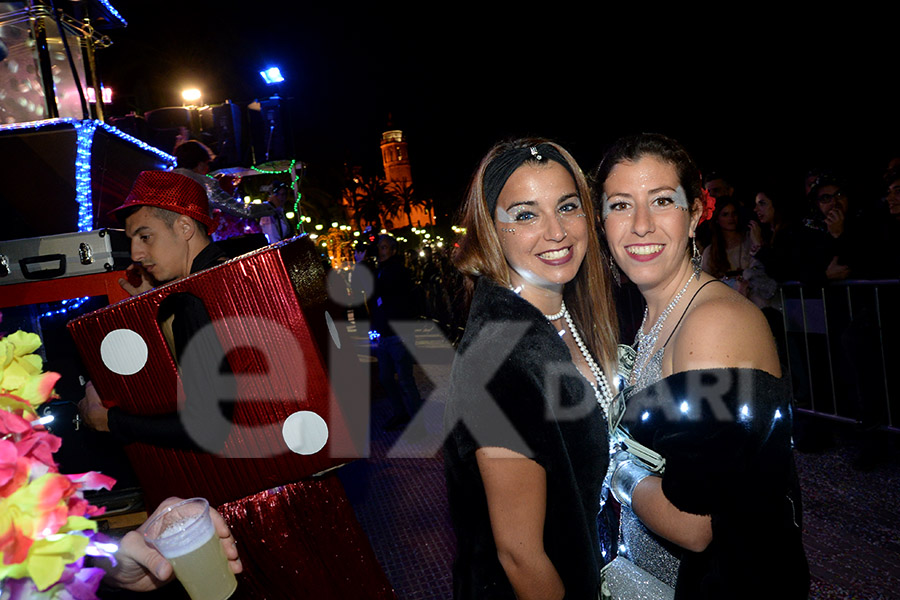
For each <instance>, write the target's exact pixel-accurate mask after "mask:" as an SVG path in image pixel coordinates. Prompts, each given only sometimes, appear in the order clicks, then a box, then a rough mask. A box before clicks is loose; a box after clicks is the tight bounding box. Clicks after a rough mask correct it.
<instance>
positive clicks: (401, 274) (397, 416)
mask: <svg viewBox="0 0 900 600" xmlns="http://www.w3.org/2000/svg"><path fill="white" fill-rule="evenodd" d="M375 247H376V249H377V253H378V270H377V271H376V273H375V290H374V291H373V292H372V297H371V298H370V299H369V314H370V315H371V316H372V321H371V326H372V331H373V332H374V333H373V336H374V340H373V342H372V344H373V347H374V349H375V357H376V358H377V360H378V377H379V380H380V381H381V385H382V386H384V388H385V391H387V393H388V396H389V397H390V399H391V402H392V404H393V406H394V414H393V416H392V417H391V418H390V419H389V420H388V421H387V423H386V424H385V429H388V430H393V429H399V428H401V427H403V426H404V425H406V424H407V423H408V422H409V421H410V419H411V418H412V417H413V415H415V413H416V412H417V411H418V410H419V407H420V406H421V405H422V397H421V396H420V394H419V388H418V387H417V386H416V380H415V378H414V376H413V358H412V355H411V354H410V353H409V350H407V349H406V346H405V345H404V343H403V340H402V339H401V338H400V336H399V335H398V334H397V331H395V329H394V326H395V325H398V324H402V323H411V322H413V321H415V320H416V319H417V318H418V316H419V315H418V314H417V313H416V309H415V306H414V293H413V292H414V290H413V287H414V282H413V278H412V274H411V272H410V270H409V269H408V268H407V267H406V265H405V264H404V263H403V257H402V255H400V253H399V250H400V246H399V244H398V243H397V239H396V238H395V237H394V236H392V235H389V234H382V235H380V236H378V239H377V240H376V243H375Z"/></svg>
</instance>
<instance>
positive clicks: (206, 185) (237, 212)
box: [172, 140, 260, 242]
mask: <svg viewBox="0 0 900 600" xmlns="http://www.w3.org/2000/svg"><path fill="white" fill-rule="evenodd" d="M215 159H216V156H215V154H213V151H212V150H210V148H209V147H208V146H206V145H205V144H203V143H202V142H198V141H197V140H186V141H183V142H179V143H178V145H177V146H175V160H176V161H177V162H176V166H175V168H174V169H173V170H172V172H173V173H179V174H181V175H184V176H185V177H190V178H191V179H193V180H194V181H196V182H197V183H199V184H200V185H202V186H203V189H204V190H206V197H207V198H208V199H209V209H210V216H211V217H212V218H213V219H214V220H216V221H218V223H219V225H218V227H216V230H215V231H214V232H213V234H212V240H213V241H214V242H218V241H221V240H225V239H228V238H231V237H236V236H239V235H246V234H250V233H259V232H260V229H259V225H258V224H257V222H256V218H257V215H256V213H255V212H254V209H252V208H250V207H248V206H246V205H245V204H244V203H243V202H238V201H237V200H235V198H234V196H232V195H231V194H229V193H228V192H226V191H225V190H224V189H222V186H221V183H220V181H219V180H218V179H215V178H213V177H211V176H210V175H209V172H210V164H211V163H212V162H213V161H214V160H215Z"/></svg>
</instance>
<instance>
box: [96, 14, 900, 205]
mask: <svg viewBox="0 0 900 600" xmlns="http://www.w3.org/2000/svg"><path fill="white" fill-rule="evenodd" d="M572 5H573V3H569V2H555V3H543V4H541V5H539V6H536V7H535V8H531V9H524V8H520V7H521V6H524V5H523V4H515V5H507V6H508V7H507V8H506V9H504V10H500V9H499V8H496V7H497V6H500V5H499V4H498V3H491V2H481V3H477V4H476V3H471V4H468V5H466V4H460V3H418V4H411V5H409V6H410V7H409V8H406V7H404V8H402V9H401V5H400V4H385V3H376V2H366V3H351V2H321V3H307V2H300V1H296V2H279V1H275V2H259V3H246V4H245V5H244V6H243V7H242V8H234V7H235V6H237V5H236V4H233V3H224V2H195V1H190V0H184V1H182V2H180V3H159V2H147V1H146V0H119V1H118V2H116V1H113V6H115V7H116V9H117V10H119V12H120V13H121V14H122V15H123V16H124V18H125V19H126V20H127V21H128V27H126V28H124V29H117V30H112V31H109V32H108V35H109V37H110V38H111V39H112V40H113V45H112V46H111V47H110V48H107V49H104V50H101V51H100V52H99V53H98V62H99V64H98V68H99V70H100V73H101V75H102V77H103V80H104V81H105V83H106V84H107V85H110V86H111V87H113V89H114V90H115V91H116V94H117V103H116V105H115V107H114V108H113V110H114V111H118V113H119V114H125V113H127V112H130V111H131V110H135V111H137V112H139V113H141V112H144V111H146V110H150V109H153V108H159V107H162V106H178V105H180V103H181V101H180V97H179V94H180V90H181V89H182V87H183V85H186V84H188V83H191V84H193V85H196V86H197V87H200V88H201V89H202V90H203V91H204V97H203V99H204V102H207V103H210V104H216V103H220V102H222V101H224V100H226V99H229V100H231V101H233V102H237V103H243V102H248V101H251V100H253V99H262V98H265V97H267V96H269V95H270V94H271V93H272V90H271V89H266V87H265V85H264V84H263V82H262V79H261V78H260V77H259V74H258V72H259V70H261V69H262V68H264V67H266V66H269V65H270V64H277V65H279V66H280V67H281V69H282V71H283V73H284V74H285V76H286V77H287V79H288V81H287V82H286V83H285V84H284V86H283V88H282V89H281V90H280V93H281V95H282V96H283V97H287V98H289V99H290V101H289V108H290V111H291V119H292V123H293V130H294V136H295V150H296V152H297V158H298V159H299V160H302V161H304V162H306V163H307V164H308V165H309V174H310V176H311V177H314V176H315V174H316V173H324V172H325V171H326V170H328V169H333V168H335V165H340V164H341V163H343V162H344V161H350V162H352V163H354V164H359V165H361V166H362V167H363V168H364V169H365V170H366V171H367V172H369V173H371V174H374V173H375V172H376V171H377V170H378V169H379V168H380V152H379V148H378V142H379V140H380V136H381V132H382V131H384V130H386V129H387V128H388V124H389V118H390V126H391V127H392V128H399V129H402V130H403V131H404V133H405V134H406V137H407V140H408V142H409V152H410V157H411V161H412V168H413V178H414V182H415V184H416V187H417V188H418V189H419V191H420V192H424V193H426V194H428V195H430V196H432V197H434V198H435V200H436V201H437V203H438V206H439V207H442V208H443V212H449V211H452V210H453V209H454V208H455V207H456V206H457V205H458V202H459V199H460V198H461V197H462V195H463V193H464V191H465V187H466V184H467V183H468V178H469V176H470V174H471V172H472V171H473V170H474V168H475V166H476V164H477V162H478V160H479V159H480V157H481V156H482V155H483V154H484V152H485V151H487V149H488V148H489V147H490V145H491V144H492V143H493V142H495V141H497V140H499V139H502V138H505V137H509V136H519V135H530V134H533V135H541V136H546V137H550V138H552V139H555V140H556V141H558V142H560V143H562V144H563V145H564V146H565V147H566V148H567V149H569V150H570V151H571V152H572V153H573V155H574V156H575V157H576V159H578V160H579V162H580V163H581V164H582V167H583V168H584V169H585V170H586V171H589V170H590V169H591V168H593V167H594V166H595V165H596V163H597V162H598V161H599V159H600V157H601V156H602V153H603V150H604V149H605V147H606V146H607V145H608V144H609V143H611V142H612V141H613V140H614V139H615V138H616V137H618V136H619V135H622V134H626V133H633V132H637V131H659V132H662V133H666V134H669V135H671V136H673V137H676V138H677V139H679V140H681V141H682V142H683V143H684V144H685V145H686V146H687V147H688V149H689V150H690V151H691V152H692V154H693V155H694V157H695V159H697V161H698V163H699V164H700V167H701V169H702V170H704V171H710V170H723V171H725V172H727V173H730V174H731V175H732V178H733V179H734V180H735V183H736V184H737V186H738V189H739V192H740V191H741V190H743V191H745V192H746V193H748V194H749V193H751V189H752V187H753V186H754V185H755V184H756V183H758V181H759V180H760V179H761V178H763V177H765V178H775V179H776V180H778V181H780V182H782V183H783V185H785V186H787V187H788V188H789V190H788V191H789V192H791V193H795V192H798V191H799V190H800V186H801V185H802V179H803V176H804V173H805V171H806V169H807V168H809V167H810V166H819V165H824V166H829V167H832V168H834V169H837V170H839V171H844V172H845V173H846V175H847V176H848V177H849V178H850V179H851V180H855V181H856V182H857V185H858V187H859V189H860V190H865V191H866V193H871V192H870V191H869V189H870V188H872V187H873V186H874V185H875V184H874V183H873V181H875V180H876V179H877V178H878V177H879V176H880V174H881V172H882V171H883V169H884V166H885V165H886V163H887V160H888V157H889V154H890V153H891V152H895V151H896V150H897V148H898V147H900V130H898V123H900V120H898V118H897V116H898V112H900V108H898V107H900V100H898V91H900V90H898V72H900V71H898V68H897V62H896V54H897V53H896V47H895V45H896V42H895V39H894V38H895V37H896V36H895V32H891V31H889V30H888V29H885V30H884V31H880V28H879V26H878V23H882V22H883V23H885V25H884V27H885V28H887V27H891V23H893V22H894V20H893V19H892V18H887V17H886V16H885V15H881V16H879V15H874V14H872V15H865V16H863V17H860V18H859V19H856V18H854V17H853V15H848V14H847V13H846V12H834V13H833V14H827V13H826V12H825V11H824V9H817V10H819V12H818V13H816V14H812V13H809V14H803V15H798V16H794V17H790V18H788V16H787V15H784V14H781V13H771V12H765V11H762V9H761V8H760V7H757V6H756V5H754V6H753V7H752V8H753V10H754V11H760V12H758V13H752V14H745V13H746V11H747V10H749V8H740V9H739V8H738V7H749V6H750V5H745V4H744V5H733V7H732V8H731V9H729V10H730V12H729V11H724V9H723V11H724V12H723V14H721V15H720V14H719V11H718V10H716V11H712V12H707V13H701V12H699V11H698V12H697V14H692V15H688V14H686V13H684V12H681V13H673V14H661V13H655V12H653V10H654V9H652V8H651V7H649V6H647V5H644V4H641V5H636V8H635V9H634V11H633V12H632V13H631V14H628V13H627V12H626V11H622V10H618V9H616V10H610V9H607V8H606V7H605V6H604V5H597V6H596V7H595V8H592V9H586V10H577V11H576V10H575V9H573V8H571V6H572ZM610 6H612V5H610ZM722 6H725V5H722ZM729 6H731V5H729ZM251 7H254V8H256V10H253V9H251ZM724 13H728V14H724ZM854 21H859V25H856V24H854Z"/></svg>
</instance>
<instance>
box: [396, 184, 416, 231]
mask: <svg viewBox="0 0 900 600" xmlns="http://www.w3.org/2000/svg"><path fill="white" fill-rule="evenodd" d="M390 191H391V193H392V194H394V196H395V197H396V198H397V202H398V204H399V207H400V209H401V210H402V211H403V212H404V213H406V220H407V221H408V225H409V226H410V227H412V225H413V222H412V211H413V208H415V207H417V206H422V204H423V203H422V201H421V200H420V199H419V196H418V195H417V194H416V190H415V189H414V188H413V184H411V183H410V182H408V181H395V182H393V183H392V184H391V185H390Z"/></svg>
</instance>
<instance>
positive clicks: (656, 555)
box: [619, 347, 681, 588]
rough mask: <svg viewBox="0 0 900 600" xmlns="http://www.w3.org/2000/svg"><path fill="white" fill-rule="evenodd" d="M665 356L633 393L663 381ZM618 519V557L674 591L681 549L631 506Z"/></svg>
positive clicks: (655, 360) (657, 357) (659, 354)
mask: <svg viewBox="0 0 900 600" xmlns="http://www.w3.org/2000/svg"><path fill="white" fill-rule="evenodd" d="M664 353H665V347H663V348H660V349H659V350H657V351H656V353H655V354H654V355H653V356H652V357H650V360H649V361H647V364H646V366H644V368H643V369H642V370H641V372H640V373H639V375H638V379H637V380H636V381H635V383H634V392H638V391H640V390H642V389H644V388H646V387H647V386H650V385H653V384H654V383H656V382H657V381H659V380H660V379H662V359H663V354H664ZM619 519H620V521H619V554H620V555H623V556H625V557H626V558H628V559H629V560H631V561H632V562H633V563H634V564H636V565H637V566H639V567H641V568H642V569H644V570H645V571H647V572H649V573H650V574H652V575H653V576H655V577H656V578H657V579H659V580H660V581H662V582H663V583H665V584H666V585H669V586H671V587H673V588H674V587H675V581H676V580H677V579H678V565H679V564H680V562H681V560H680V558H679V557H678V553H679V549H678V546H676V545H675V544H672V543H671V542H668V541H666V540H664V539H662V538H661V537H659V536H658V535H656V534H654V533H653V532H651V531H650V530H649V529H647V528H646V527H644V524H643V523H641V520H640V519H639V518H638V517H637V515H635V514H634V512H632V510H631V507H629V506H622V507H621V513H620V516H619Z"/></svg>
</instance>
